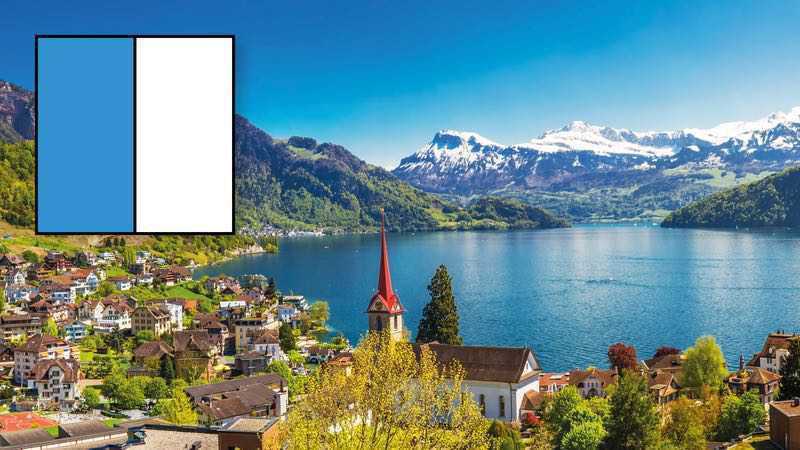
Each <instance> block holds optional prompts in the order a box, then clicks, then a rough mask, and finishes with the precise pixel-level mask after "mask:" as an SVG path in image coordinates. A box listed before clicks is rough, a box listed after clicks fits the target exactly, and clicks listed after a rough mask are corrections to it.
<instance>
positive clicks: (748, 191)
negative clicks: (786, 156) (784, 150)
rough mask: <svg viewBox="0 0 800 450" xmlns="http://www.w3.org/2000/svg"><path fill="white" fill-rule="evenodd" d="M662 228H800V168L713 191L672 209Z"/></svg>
mask: <svg viewBox="0 0 800 450" xmlns="http://www.w3.org/2000/svg"><path fill="white" fill-rule="evenodd" d="M661 226H663V227H666V228H758V227H792V228H794V227H800V168H793V169H787V170H785V171H784V172H781V173H779V174H775V175H771V176H769V177H766V178H764V179H763V180H760V181H757V182H754V183H747V184H744V185H741V186H738V187H735V188H732V189H728V190H725V191H722V192H718V193H716V194H713V195H711V196H709V197H707V198H704V199H702V200H699V201H697V202H694V203H692V204H690V205H687V206H684V207H683V208H681V209H679V210H677V211H675V212H673V213H672V214H670V215H669V216H667V218H666V219H664V221H663V222H662V223H661Z"/></svg>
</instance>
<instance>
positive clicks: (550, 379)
mask: <svg viewBox="0 0 800 450" xmlns="http://www.w3.org/2000/svg"><path fill="white" fill-rule="evenodd" d="M567 386H569V372H564V373H542V374H539V391H540V392H545V393H549V394H555V393H556V392H559V391H560V390H562V389H564V388H565V387H567Z"/></svg>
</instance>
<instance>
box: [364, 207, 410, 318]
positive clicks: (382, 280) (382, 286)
mask: <svg viewBox="0 0 800 450" xmlns="http://www.w3.org/2000/svg"><path fill="white" fill-rule="evenodd" d="M376 298H379V299H380V300H382V301H383V303H384V305H385V306H386V309H388V310H389V312H402V311H403V306H402V305H401V304H400V299H399V298H397V295H396V294H395V293H394V290H393V289H392V274H391V273H390V272H389V249H388V246H387V245H386V226H385V219H384V215H383V210H381V263H380V268H379V269H378V292H376V293H375V295H373V296H372V301H371V302H370V309H372V308H373V306H374V303H375V300H376Z"/></svg>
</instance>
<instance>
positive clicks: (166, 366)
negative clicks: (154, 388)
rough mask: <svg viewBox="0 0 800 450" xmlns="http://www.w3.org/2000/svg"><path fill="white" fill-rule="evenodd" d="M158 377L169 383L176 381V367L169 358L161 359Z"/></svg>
mask: <svg viewBox="0 0 800 450" xmlns="http://www.w3.org/2000/svg"><path fill="white" fill-rule="evenodd" d="M158 376H160V377H161V378H163V379H164V380H166V382H167V383H170V382H172V380H174V379H175V366H174V365H173V363H172V359H171V358H170V357H169V356H164V357H163V358H161V365H160V367H159V369H158Z"/></svg>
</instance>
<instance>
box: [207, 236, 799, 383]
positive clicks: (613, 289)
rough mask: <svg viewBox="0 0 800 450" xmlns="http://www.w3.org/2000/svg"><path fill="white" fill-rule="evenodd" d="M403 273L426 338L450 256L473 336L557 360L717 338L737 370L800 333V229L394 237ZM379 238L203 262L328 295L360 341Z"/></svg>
mask: <svg viewBox="0 0 800 450" xmlns="http://www.w3.org/2000/svg"><path fill="white" fill-rule="evenodd" d="M388 241H389V256H390V265H391V270H392V279H393V281H394V287H395V290H396V292H397V294H398V295H399V297H400V300H401V301H402V303H403V305H404V306H405V308H406V310H407V312H406V316H405V317H406V326H407V327H408V328H409V329H410V330H411V332H412V334H416V329H417V324H418V322H419V318H420V315H421V312H422V308H423V307H424V306H425V304H426V303H427V301H428V298H429V297H428V293H427V289H426V287H427V285H428V282H429V280H430V278H431V276H432V275H433V273H434V271H435V269H436V266H438V265H439V264H445V265H446V266H447V267H448V269H449V272H450V275H451V276H452V277H453V287H454V292H455V296H456V301H457V304H458V311H459V314H460V317H461V334H462V336H463V337H464V343H465V344H471V345H487V346H529V347H531V348H532V349H534V351H535V352H536V354H537V356H538V357H539V360H540V362H541V363H542V366H543V368H544V369H545V370H550V371H562V370H569V369H573V368H576V367H586V366H588V365H596V366H601V367H606V366H607V361H606V350H607V348H608V346H609V345H610V344H612V343H614V342H618V341H623V342H626V343H629V344H633V345H634V346H635V347H636V349H637V351H638V354H639V357H640V359H641V358H649V357H650V356H651V355H652V353H653V351H654V350H655V349H656V348H657V347H659V346H661V345H670V346H674V347H680V348H686V347H687V346H689V345H691V344H692V343H693V342H694V340H695V339H696V338H697V337H698V336H702V335H706V334H710V335H713V336H715V337H716V338H717V340H718V342H719V343H720V345H721V346H722V350H723V352H725V356H726V358H727V360H728V364H729V366H730V367H734V366H735V365H736V364H738V358H739V354H740V352H741V353H744V355H745V358H749V357H750V356H751V355H752V354H753V353H755V352H757V351H759V350H760V348H761V345H762V344H763V341H764V338H765V337H766V335H767V333H769V332H770V331H774V330H776V329H786V330H800V326H798V322H800V265H798V261H800V233H792V232H782V231H777V232H773V231H770V232H766V231H765V232H744V231H708V230H671V229H661V228H658V227H652V226H644V227H643V226H608V225H603V226H600V225H597V226H577V227H575V228H569V229H558V230H544V231H515V232H435V233H416V234H389V235H388ZM378 257H379V240H378V235H347V236H331V237H324V238H296V239H283V240H281V242H280V253H278V254H274V255H273V254H264V255H256V256H246V257H242V258H238V259H235V260H231V261H227V262H224V263H222V264H218V265H214V266H210V267H206V268H202V269H200V270H197V271H196V273H195V276H196V277H199V276H202V275H217V274H222V273H225V274H228V275H241V274H245V273H261V274H264V275H267V276H273V277H275V280H276V282H277V284H278V288H279V289H280V290H281V291H282V292H283V293H284V294H288V293H292V292H293V293H297V294H303V295H305V296H306V297H307V298H308V299H309V300H314V299H325V300H327V301H328V302H329V304H330V311H331V319H330V325H331V327H333V328H335V329H336V330H338V331H341V332H342V333H344V334H345V335H346V336H347V337H348V338H350V340H351V341H352V342H354V343H355V342H357V340H358V337H359V336H360V335H361V334H362V333H363V332H364V331H365V329H366V327H367V318H366V314H365V313H364V311H365V310H366V308H367V303H368V302H369V299H370V297H371V296H372V294H373V292H374V290H375V288H376V284H377V276H378Z"/></svg>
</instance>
